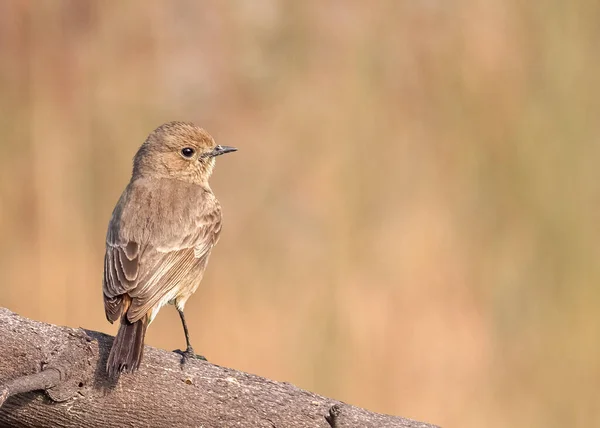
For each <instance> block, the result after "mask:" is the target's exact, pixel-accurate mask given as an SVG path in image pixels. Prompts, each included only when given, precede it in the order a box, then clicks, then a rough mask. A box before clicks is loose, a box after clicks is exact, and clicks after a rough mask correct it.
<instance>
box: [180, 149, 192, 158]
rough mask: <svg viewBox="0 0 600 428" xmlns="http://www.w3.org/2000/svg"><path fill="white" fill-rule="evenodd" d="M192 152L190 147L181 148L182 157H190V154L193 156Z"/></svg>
mask: <svg viewBox="0 0 600 428" xmlns="http://www.w3.org/2000/svg"><path fill="white" fill-rule="evenodd" d="M194 153H195V150H194V149H192V148H191V147H184V148H183V149H181V154H182V155H183V157H184V158H191V157H192V156H194Z"/></svg>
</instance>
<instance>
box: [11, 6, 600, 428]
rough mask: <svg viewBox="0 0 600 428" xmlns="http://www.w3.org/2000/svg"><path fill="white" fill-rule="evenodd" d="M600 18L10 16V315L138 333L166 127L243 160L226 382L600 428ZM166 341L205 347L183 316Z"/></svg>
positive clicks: (168, 319) (444, 12)
mask: <svg viewBox="0 0 600 428" xmlns="http://www.w3.org/2000/svg"><path fill="white" fill-rule="evenodd" d="M599 66H600V3H598V2H596V3H594V2H585V1H583V0H574V1H569V2H542V3H541V4H540V3H539V2H523V1H517V0H506V1H501V0H496V1H484V0H480V1H467V0H457V1H454V2H445V1H436V0H428V1H404V0H389V1H384V0H380V1H374V2H367V1H341V0H340V1H328V2H322V1H317V0H309V1H303V2H300V1H283V0H282V1H277V0H261V1H258V0H245V1H242V0H235V1H233V0H232V1H217V0H213V1H204V2H194V1H167V0H165V1H145V2H142V1H139V2H117V1H113V2H109V1H95V2H94V1H85V2H84V1H75V0H73V1H58V0H55V1H35V2H34V1H9V0H4V1H0V198H1V199H0V204H1V205H0V238H1V240H0V287H1V288H0V305H2V306H6V307H8V308H10V309H12V310H14V311H16V312H19V313H21V314H22V315H25V316H28V317H32V318H36V319H41V320H44V321H48V322H53V323H58V324H66V325H70V326H85V327H87V328H91V329H98V330H101V331H105V332H109V333H113V334H114V333H115V330H116V327H115V326H111V325H109V324H108V322H107V321H106V320H105V318H104V313H103V308H102V299H101V296H100V293H101V275H102V265H103V261H102V258H103V251H104V234H105V231H106V225H107V222H108V219H109V216H110V213H111V210H112V208H113V206H114V204H115V202H116V200H117V198H118V196H119V194H120V193H121V191H122V190H123V188H124V186H125V184H126V182H127V180H128V179H129V176H130V172H131V159H132V157H133V155H134V153H135V150H136V149H137V147H138V146H139V144H141V143H142V141H143V140H144V139H145V137H146V135H147V134H148V133H149V132H150V131H151V130H152V129H153V128H154V127H156V126H157V125H159V124H161V123H162V122H165V121H168V120H173V119H180V120H192V121H194V122H196V123H198V124H201V125H202V126H204V127H205V128H206V129H207V130H209V132H211V133H212V135H213V136H214V137H215V139H216V140H217V141H218V142H219V143H222V144H227V145H234V146H238V147H239V148H240V150H239V152H237V153H236V154H233V155H230V156H227V157H223V158H219V161H218V165H217V169H216V173H215V175H214V177H213V180H212V183H213V189H214V190H215V192H216V194H217V196H218V197H219V198H220V200H221V202H222V205H223V209H224V213H225V223H224V229H223V234H222V238H221V242H220V243H219V245H218V247H217V248H216V251H215V252H214V253H213V257H212V259H211V263H210V265H209V269H208V272H207V275H206V277H205V280H204V282H203V285H202V287H201V288H200V289H199V291H198V293H197V294H196V295H195V296H194V297H193V298H192V299H191V300H190V302H189V304H188V309H187V314H188V319H189V321H190V324H191V331H192V339H193V343H194V344H195V347H196V349H197V350H198V351H199V352H202V353H203V354H205V355H206V356H207V357H208V358H209V360H211V361H213V362H215V363H217V364H220V365H224V366H229V367H234V368H237V369H241V370H245V371H249V372H252V373H257V374H260V375H264V376H268V377H271V378H274V379H278V380H282V381H289V382H293V383H295V384H297V385H299V386H300V387H303V388H307V389H310V390H313V391H316V392H318V393H321V394H325V395H329V396H333V397H336V398H338V399H341V400H344V401H347V402H350V403H353V404H356V405H359V406H364V407H368V408H370V409H372V410H375V411H379V412H386V413H394V414H401V415H404V416H408V417H412V418H416V419H421V420H427V421H431V422H435V423H438V424H441V425H444V426H446V427H451V426H455V427H482V426H486V427H506V426H511V427H513V426H523V427H532V426H544V427H564V426H600V410H599V407H598V404H599V393H600V315H599V312H598V308H599V307H600V306H599V305H600V302H599V297H600V293H599V291H598V285H599V283H600V244H599V239H600V221H599V218H600V217H599V216H600V172H598V168H597V165H598V162H599V160H600V144H599V143H600V142H599V135H600V120H599V113H600V105H599V104H600V102H599V101H598V100H599V99H600V92H599V88H600V67H599ZM147 343H148V344H150V345H153V346H158V347H161V348H166V349H175V348H178V347H183V346H184V340H183V334H182V332H181V330H180V326H179V319H178V317H177V313H176V311H175V310H174V309H172V308H166V310H163V311H162V313H161V314H160V316H159V317H158V318H157V320H156V321H155V323H154V324H153V325H152V327H151V328H150V329H149V333H148V337H147Z"/></svg>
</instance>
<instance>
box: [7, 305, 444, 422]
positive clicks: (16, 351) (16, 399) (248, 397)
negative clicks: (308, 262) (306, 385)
mask: <svg viewBox="0 0 600 428" xmlns="http://www.w3.org/2000/svg"><path fill="white" fill-rule="evenodd" d="M112 340H113V338H112V337H111V336H107V335H105V334H102V333H98V332H95V331H90V330H84V329H73V328H69V327H59V326H55V325H50V324H45V323H42V322H38V321H32V320H29V319H26V318H22V317H20V316H18V315H17V314H15V313H12V312H11V311H9V310H7V309H4V308H0V353H1V354H0V355H2V357H1V358H0V406H2V407H0V427H14V428H37V427H52V426H60V427H64V428H71V427H73V428H74V427H82V426H85V427H89V428H100V427H103V428H104V427H106V428H111V427H119V428H120V427H156V428H160V427H167V428H179V427H186V428H187V427H205V428H207V427H233V426H235V427H269V428H273V427H282V428H296V427H298V428H300V427H323V428H330V427H333V428H343V427H361V428H363V427H390V428H391V427H410V428H416V427H421V428H435V427H434V426H433V425H429V424H425V423H421V422H416V421H413V420H409V419H404V418H401V417H396V416H388V415H381V414H376V413H372V412H369V411H367V410H364V409H360V408H357V407H354V406H350V405H348V404H344V403H342V402H339V401H336V400H332V399H329V398H326V397H322V396H319V395H317V394H313V393H311V392H308V391H303V390H301V389H299V388H297V387H295V386H293V385H290V384H288V383H281V382H275V381H272V380H269V379H265V378H262V377H259V376H255V375H251V374H248V373H243V372H239V371H236V370H232V369H228V368H225V367H219V366H216V365H214V364H210V363H207V362H204V361H199V360H198V361H188V362H187V363H186V364H185V365H183V366H182V365H181V357H180V356H179V355H177V354H175V353H173V352H167V351H163V350H160V349H156V348H152V347H149V346H146V347H145V349H144V359H143V361H142V365H141V367H140V370H139V371H138V372H136V373H134V374H132V375H121V377H120V379H118V380H110V379H108V378H107V377H106V374H105V365H106V359H107V357H108V352H109V350H110V346H111V344H112Z"/></svg>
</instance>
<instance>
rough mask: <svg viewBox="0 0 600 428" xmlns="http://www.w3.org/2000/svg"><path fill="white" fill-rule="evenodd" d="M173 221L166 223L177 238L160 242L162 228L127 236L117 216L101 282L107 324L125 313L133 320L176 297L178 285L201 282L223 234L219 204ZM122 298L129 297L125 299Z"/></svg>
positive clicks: (107, 245) (162, 235)
mask: <svg viewBox="0 0 600 428" xmlns="http://www.w3.org/2000/svg"><path fill="white" fill-rule="evenodd" d="M141 217H142V216H140V215H138V216H137V217H134V218H136V219H137V220H139V219H140V218H141ZM173 217H174V218H172V219H171V220H173V221H175V222H178V223H177V224H176V225H174V224H173V223H171V224H169V222H168V220H167V222H166V223H164V222H163V226H164V227H165V228H167V229H169V230H170V231H176V236H174V235H173V234H170V235H169V239H166V240H164V241H165V242H160V241H161V239H160V237H164V236H165V234H164V233H161V230H160V229H159V228H157V227H155V228H154V229H152V230H151V231H150V232H149V233H145V234H141V235H140V234H136V233H128V232H127V229H128V228H127V227H123V226H124V225H123V224H122V223H123V222H124V221H125V220H124V219H126V218H128V216H127V215H117V216H115V215H113V220H111V224H110V225H109V232H108V234H107V243H106V255H105V261H104V283H103V291H104V306H105V312H106V316H107V318H108V319H109V321H111V322H112V321H115V320H117V319H118V318H119V316H120V315H121V314H122V313H123V312H124V311H126V312H127V318H128V319H129V321H130V322H135V321H137V320H139V319H141V318H142V317H143V316H144V315H145V314H146V313H147V312H148V311H149V310H150V309H152V308H153V307H154V306H155V305H156V304H158V303H159V302H161V301H163V302H164V303H166V301H168V300H171V299H173V298H174V297H176V295H177V294H178V293H177V292H178V291H179V289H180V287H178V285H180V286H183V287H185V286H188V284H185V283H184V282H185V281H193V280H196V281H199V280H200V278H201V274H202V271H203V270H204V268H205V266H206V263H207V261H208V256H209V255H210V251H211V250H212V248H213V247H214V245H215V244H216V243H217V241H218V239H219V234H220V232H221V210H220V207H219V205H218V203H217V202H216V201H215V203H214V204H205V205H204V209H200V210H198V213H197V214H196V215H195V216H193V217H190V218H188V219H187V220H188V221H185V222H182V223H181V225H179V224H180V223H179V221H180V220H181V219H180V218H178V217H179V216H173ZM115 218H119V222H117V221H116V220H114V219H115ZM144 221H146V220H144ZM113 222H115V224H113ZM136 235H137V236H136ZM136 241H142V242H136ZM192 285H193V284H190V285H189V286H190V287H191V286H192ZM124 296H128V298H126V299H123V298H124Z"/></svg>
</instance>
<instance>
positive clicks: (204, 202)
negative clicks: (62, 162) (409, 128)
mask: <svg viewBox="0 0 600 428" xmlns="http://www.w3.org/2000/svg"><path fill="white" fill-rule="evenodd" d="M186 147H189V148H192V149H193V150H195V153H196V156H197V158H196V159H186V157H185V156H183V155H182V150H183V148H186ZM226 149H229V150H227V151H233V148H226ZM227 151H225V149H224V148H223V147H221V146H217V145H216V144H215V143H214V140H213V139H212V137H210V136H209V135H208V134H207V133H206V132H205V131H204V130H202V129H201V128H198V127H196V126H195V125H192V124H186V123H181V122H173V123H169V124H166V125H163V126H162V127H160V128H158V129H157V130H155V131H154V132H153V133H152V134H151V135H150V136H149V137H148V139H147V140H146V142H145V143H144V144H143V145H142V147H141V148H140V150H139V151H138V153H137V154H136V157H135V160H134V171H133V174H132V179H131V181H130V183H129V185H128V186H127V187H126V189H125V191H124V192H123V194H122V195H121V198H120V199H119V202H118V203H117V205H116V207H115V209H114V211H113V214H112V217H111V220H110V222H109V225H108V232H107V236H106V253H105V261H104V281H103V294H104V306H105V312H106V317H107V319H108V320H109V321H110V322H114V321H116V320H117V319H121V327H120V328H119V332H118V333H117V338H116V339H115V342H114V345H113V349H112V350H111V354H110V357H109V362H108V365H107V368H108V371H109V373H111V374H114V373H118V372H121V371H133V370H136V369H137V367H138V366H139V363H140V361H141V356H142V350H141V347H143V336H144V334H145V330H146V327H147V325H148V324H150V323H151V322H152V320H153V319H154V317H155V316H156V314H157V313H158V311H159V310H160V308H161V307H162V306H163V305H165V304H168V303H172V304H175V305H176V306H177V308H178V310H180V314H181V315H182V311H183V308H184V306H185V303H186V301H187V300H188V298H189V297H190V296H191V295H192V294H193V293H194V292H195V291H196V289H197V288H198V285H199V283H200V281H201V279H202V276H203V274H204V270H205V268H206V265H207V263H208V259H209V256H210V253H211V250H212V249H213V247H214V246H215V245H216V243H217V241H218V240H219V234H220V232H221V206H220V204H219V202H218V201H217V199H216V197H215V196H214V194H213V193H212V190H211V188H210V186H209V185H208V178H209V176H210V174H211V173H212V169H213V167H214V162H215V160H214V157H215V156H217V155H218V154H221V152H224V153H226V152H227ZM140 322H142V323H143V325H144V327H143V328H142V327H141V326H140V324H139V323H140ZM182 322H183V323H184V330H186V326H185V320H184V318H183V315H182ZM186 341H187V345H188V350H190V349H191V345H190V344H189V338H188V337H187V330H186ZM128 347H129V348H131V349H129V348H128ZM136 347H137V348H136ZM126 348H127V349H126ZM134 348H135V349H134ZM138 348H140V349H138Z"/></svg>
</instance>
